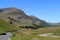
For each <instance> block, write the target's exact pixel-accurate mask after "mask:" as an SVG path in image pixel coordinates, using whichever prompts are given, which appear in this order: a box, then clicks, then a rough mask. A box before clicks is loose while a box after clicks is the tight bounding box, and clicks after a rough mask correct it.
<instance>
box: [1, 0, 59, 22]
mask: <svg viewBox="0 0 60 40" xmlns="http://www.w3.org/2000/svg"><path fill="white" fill-rule="evenodd" d="M6 7H16V8H19V9H22V10H23V11H24V12H25V13H26V14H27V15H34V16H36V17H38V18H40V19H42V20H45V21H47V22H60V0H0V8H6Z"/></svg>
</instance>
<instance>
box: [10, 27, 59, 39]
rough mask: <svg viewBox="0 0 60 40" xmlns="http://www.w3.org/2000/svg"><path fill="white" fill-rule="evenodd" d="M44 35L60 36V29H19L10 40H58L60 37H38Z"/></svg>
mask: <svg viewBox="0 0 60 40" xmlns="http://www.w3.org/2000/svg"><path fill="white" fill-rule="evenodd" d="M45 33H48V34H49V33H50V35H49V36H60V27H46V28H40V29H36V30H32V29H21V30H20V31H18V32H16V34H15V36H12V37H11V39H12V40H60V37H59V38H55V37H46V36H41V35H40V36H39V35H38V34H45ZM52 33H53V34H52ZM13 34H14V33H13Z"/></svg>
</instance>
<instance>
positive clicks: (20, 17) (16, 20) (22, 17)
mask: <svg viewBox="0 0 60 40" xmlns="http://www.w3.org/2000/svg"><path fill="white" fill-rule="evenodd" d="M0 19H2V20H4V21H5V22H7V23H10V24H11V25H14V26H16V27H18V28H19V27H20V26H34V25H33V24H35V25H40V24H48V23H47V22H46V21H44V20H40V19H39V18H37V17H35V16H28V15H26V14H25V12H24V11H22V10H21V9H17V8H14V7H10V8H2V9H0Z"/></svg>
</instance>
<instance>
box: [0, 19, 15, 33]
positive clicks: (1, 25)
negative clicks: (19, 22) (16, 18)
mask: <svg viewBox="0 0 60 40" xmlns="http://www.w3.org/2000/svg"><path fill="white" fill-rule="evenodd" d="M15 29H16V27H14V26H12V25H10V24H9V23H7V22H5V21H3V20H0V33H4V32H6V31H12V30H15Z"/></svg>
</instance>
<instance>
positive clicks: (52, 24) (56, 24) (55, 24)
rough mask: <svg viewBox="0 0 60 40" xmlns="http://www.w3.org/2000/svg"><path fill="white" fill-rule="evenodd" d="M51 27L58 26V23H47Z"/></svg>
mask: <svg viewBox="0 0 60 40" xmlns="http://www.w3.org/2000/svg"><path fill="white" fill-rule="evenodd" d="M49 24H50V25H51V26H60V22H58V23H49Z"/></svg>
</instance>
